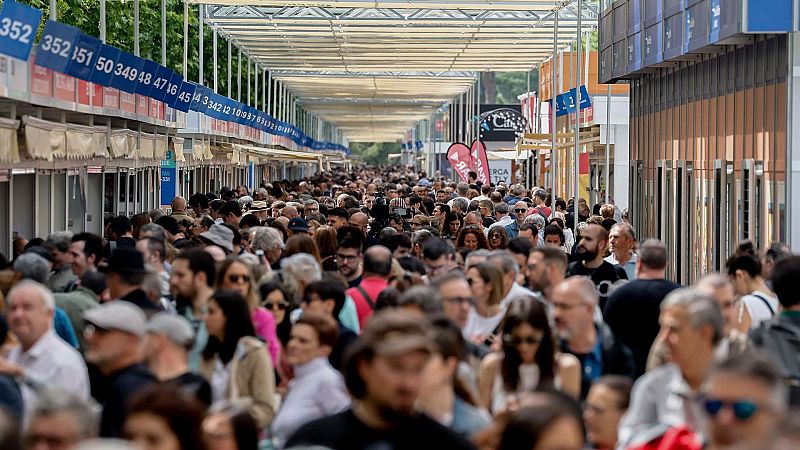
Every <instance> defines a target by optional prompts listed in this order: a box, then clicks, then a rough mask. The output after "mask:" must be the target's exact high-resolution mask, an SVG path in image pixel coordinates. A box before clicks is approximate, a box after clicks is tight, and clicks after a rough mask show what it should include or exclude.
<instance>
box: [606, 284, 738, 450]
mask: <svg viewBox="0 0 800 450" xmlns="http://www.w3.org/2000/svg"><path fill="white" fill-rule="evenodd" d="M659 323H660V324H661V332H660V333H659V336H658V338H657V339H656V341H657V342H660V341H663V342H665V343H666V346H667V348H668V349H669V352H670V355H671V358H672V362H671V363H668V364H664V365H662V366H660V367H656V368H654V369H652V370H650V371H649V372H647V373H645V374H644V376H642V377H641V378H639V380H638V381H637V382H636V384H635V385H634V387H633V391H632V392H631V404H630V407H629V408H628V412H627V413H626V414H625V416H623V417H622V420H621V421H620V424H619V439H618V441H617V448H619V449H625V448H628V447H630V446H633V445H637V444H644V443H647V442H650V441H651V440H653V439H655V438H658V437H659V436H661V435H662V434H663V433H664V432H665V431H666V430H667V429H668V428H669V427H684V426H685V427H687V428H689V429H690V430H692V431H694V432H695V433H700V434H702V432H703V426H704V423H703V417H704V413H702V412H701V411H700V409H699V405H698V404H697V402H696V401H695V399H696V398H697V396H698V394H699V393H700V390H701V388H702V387H703V384H704V383H705V381H706V379H707V377H708V374H709V371H710V370H711V366H712V363H713V360H714V351H715V349H716V347H717V344H718V343H719V341H720V339H721V338H722V332H723V327H724V325H725V322H724V320H723V318H722V313H721V312H720V309H719V305H717V302H716V301H714V299H712V298H710V297H708V296H706V295H705V294H702V293H700V292H699V291H697V290H696V289H691V288H684V289H677V290H675V291H672V292H671V293H670V294H669V295H667V297H666V298H665V299H664V301H663V302H662V303H661V317H660V318H659Z"/></svg>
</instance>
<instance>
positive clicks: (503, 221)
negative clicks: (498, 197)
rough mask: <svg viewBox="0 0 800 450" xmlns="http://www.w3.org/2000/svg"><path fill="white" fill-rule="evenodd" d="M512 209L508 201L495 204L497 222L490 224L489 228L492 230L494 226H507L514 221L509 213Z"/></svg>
mask: <svg viewBox="0 0 800 450" xmlns="http://www.w3.org/2000/svg"><path fill="white" fill-rule="evenodd" d="M510 211H511V208H510V207H509V206H508V204H506V203H497V204H496V205H494V219H495V220H496V222H495V223H493V224H491V225H489V229H490V230H491V229H492V228H494V227H506V226H508V225H511V224H512V223H514V219H512V218H511V215H510V214H509V212H510Z"/></svg>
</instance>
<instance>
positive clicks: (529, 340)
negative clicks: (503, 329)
mask: <svg viewBox="0 0 800 450" xmlns="http://www.w3.org/2000/svg"><path fill="white" fill-rule="evenodd" d="M503 342H504V343H505V344H506V345H512V346H514V347H518V346H520V345H522V344H528V345H536V344H538V343H540V342H542V339H541V338H537V337H535V336H514V335H513V334H507V335H505V336H503Z"/></svg>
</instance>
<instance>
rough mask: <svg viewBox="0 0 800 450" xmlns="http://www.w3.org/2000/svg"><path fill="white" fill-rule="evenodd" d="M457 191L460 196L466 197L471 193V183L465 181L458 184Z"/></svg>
mask: <svg viewBox="0 0 800 450" xmlns="http://www.w3.org/2000/svg"><path fill="white" fill-rule="evenodd" d="M456 192H457V193H458V196H459V197H466V196H467V195H469V185H468V184H467V183H464V182H463V181H462V182H460V183H458V184H457V185H456Z"/></svg>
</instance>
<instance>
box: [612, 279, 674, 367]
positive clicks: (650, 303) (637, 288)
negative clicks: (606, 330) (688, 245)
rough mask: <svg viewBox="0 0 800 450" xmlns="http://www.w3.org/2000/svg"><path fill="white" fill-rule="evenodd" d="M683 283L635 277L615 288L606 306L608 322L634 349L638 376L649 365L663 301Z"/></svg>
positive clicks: (613, 330)
mask: <svg viewBox="0 0 800 450" xmlns="http://www.w3.org/2000/svg"><path fill="white" fill-rule="evenodd" d="M679 287H680V286H679V285H677V284H675V283H673V282H672V281H668V280H663V279H662V280H633V281H631V282H629V283H628V284H626V285H625V286H622V287H620V288H619V289H617V290H615V291H614V293H612V294H611V295H610V296H609V297H608V301H607V302H606V306H605V308H604V309H603V317H604V318H605V322H606V323H607V324H608V326H609V327H611V331H612V332H613V333H614V335H615V336H616V337H617V339H618V340H619V341H620V342H622V343H623V344H625V345H626V346H628V348H630V349H631V352H633V359H634V361H635V363H636V376H637V377H638V376H641V375H642V374H644V372H645V368H646V366H647V355H648V354H649V353H650V347H651V346H652V345H653V341H655V339H656V336H657V335H658V331H659V329H660V326H659V324H658V317H659V315H660V313H661V301H662V300H664V297H666V296H667V294H669V293H670V292H672V291H673V290H675V289H677V288H679Z"/></svg>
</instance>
